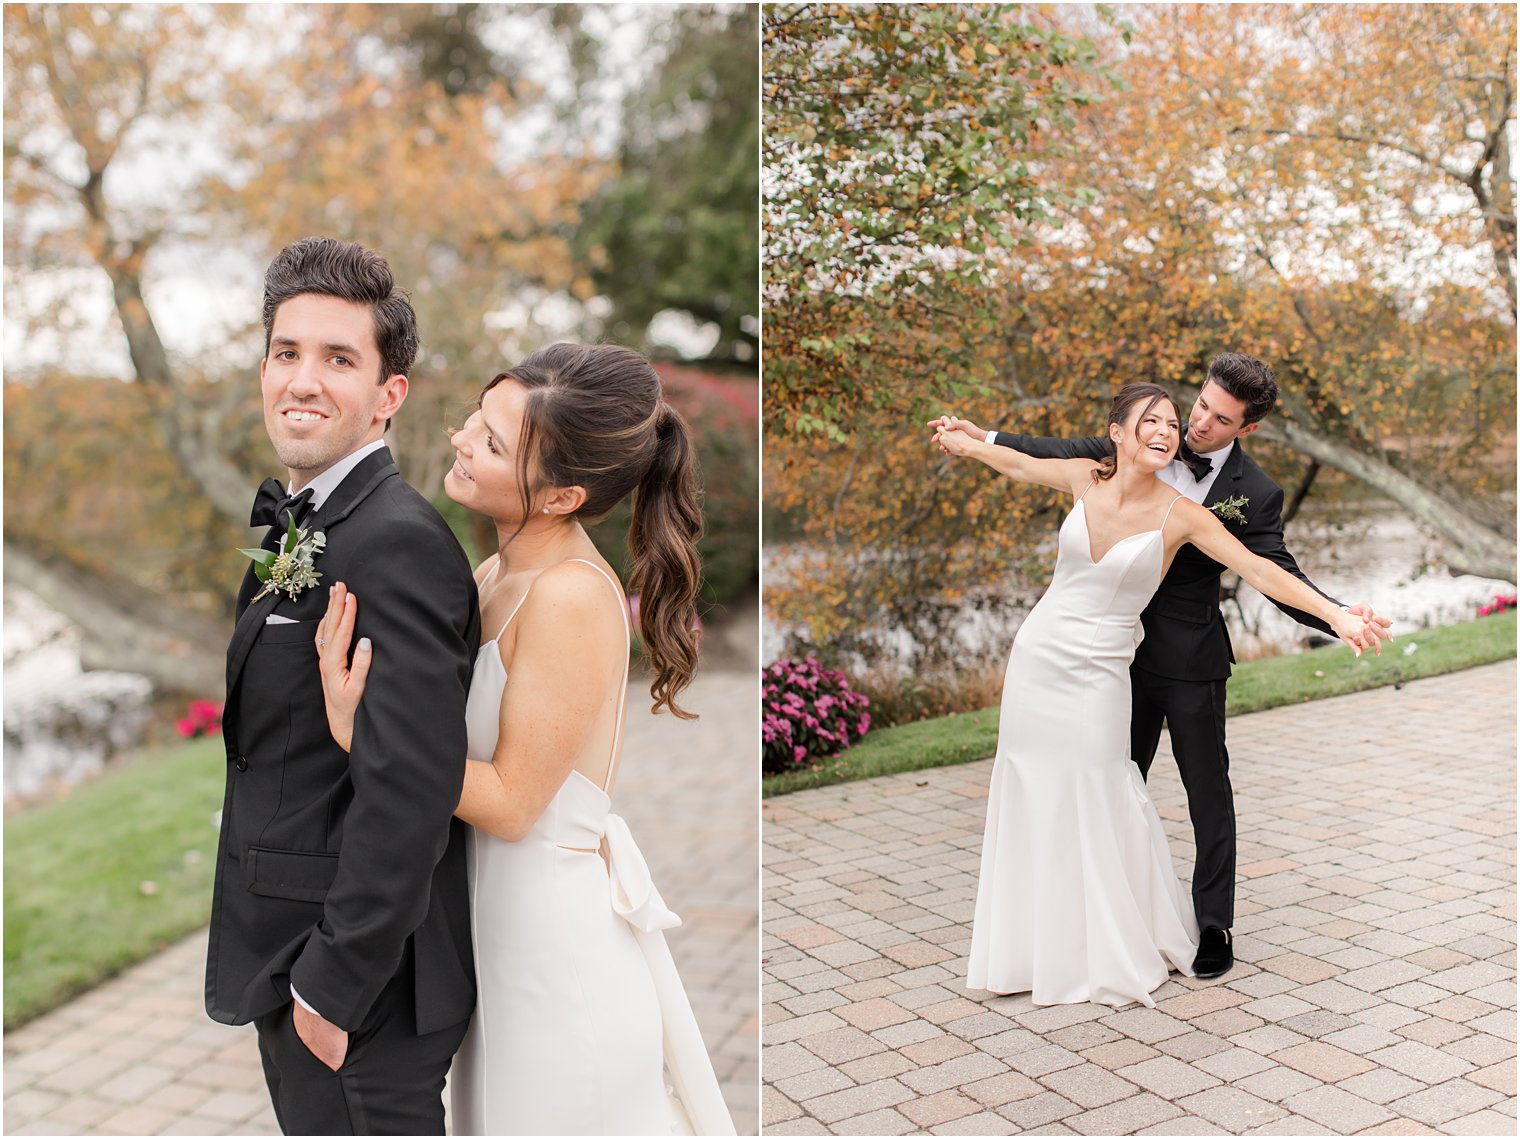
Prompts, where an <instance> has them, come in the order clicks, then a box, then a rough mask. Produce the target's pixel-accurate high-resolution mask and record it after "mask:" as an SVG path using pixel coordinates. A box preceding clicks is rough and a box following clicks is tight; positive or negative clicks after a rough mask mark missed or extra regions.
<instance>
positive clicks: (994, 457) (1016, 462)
mask: <svg viewBox="0 0 1520 1139" xmlns="http://www.w3.org/2000/svg"><path fill="white" fill-rule="evenodd" d="M934 442H935V444H936V445H937V446H938V447H939V448H940V450H942V451H944V452H945V454H947V455H954V456H957V457H959V456H966V457H968V458H972V459H975V460H977V462H979V463H983V464H985V465H986V466H989V467H991V468H992V469H993V470H995V471H997V473H998V474H1000V475H1006V476H1008V477H1009V478H1011V479H1017V480H1018V481H1019V482H1028V483H1037V484H1038V485H1040V486H1049V487H1054V488H1055V489H1056V490H1064V491H1066V492H1068V493H1069V494H1073V495H1080V494H1081V493H1082V490H1083V489H1084V488H1085V487H1086V485H1087V482H1088V480H1089V479H1090V478H1091V477H1092V471H1093V467H1094V465H1095V464H1094V463H1093V461H1092V460H1091V459H1036V458H1034V457H1033V456H1030V455H1026V454H1024V453H1023V452H1022V451H1015V450H1013V449H1012V448H1009V447H998V446H996V445H994V444H992V443H985V442H983V441H982V440H980V439H976V438H974V437H972V436H971V435H969V434H967V433H966V432H964V431H957V430H955V429H953V428H950V427H948V426H944V425H942V426H940V427H939V428H938V429H937V430H936V431H935V434H934Z"/></svg>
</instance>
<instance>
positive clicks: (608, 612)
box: [523, 560, 626, 628]
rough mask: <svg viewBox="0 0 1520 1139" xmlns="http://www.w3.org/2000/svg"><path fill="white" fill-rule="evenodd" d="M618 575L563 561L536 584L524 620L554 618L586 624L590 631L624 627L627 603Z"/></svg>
mask: <svg viewBox="0 0 1520 1139" xmlns="http://www.w3.org/2000/svg"><path fill="white" fill-rule="evenodd" d="M616 581H617V575H616V574H613V573H612V571H611V570H609V569H606V568H604V567H602V566H599V565H596V564H595V563H592V562H585V561H580V560H572V561H563V562H560V563H558V564H556V565H552V566H550V567H549V568H548V569H546V570H544V571H543V572H542V573H541V574H539V575H538V577H536V578H535V579H534V580H533V587H532V588H531V589H530V590H529V591H528V596H527V599H526V600H525V601H524V602H523V616H524V617H530V616H535V615H536V616H541V617H542V616H551V615H552V619H553V620H555V621H556V622H564V621H573V622H576V623H581V622H584V623H585V625H586V626H587V627H588V628H591V627H596V626H598V625H602V624H606V623H608V617H609V616H611V617H612V618H614V619H616V620H618V621H619V623H621V616H622V615H621V613H620V612H619V610H620V608H621V607H622V606H623V605H624V604H626V603H625V602H624V600H623V589H622V586H621V585H615V584H614V583H615V582H616Z"/></svg>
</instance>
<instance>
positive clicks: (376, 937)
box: [206, 238, 733, 1135]
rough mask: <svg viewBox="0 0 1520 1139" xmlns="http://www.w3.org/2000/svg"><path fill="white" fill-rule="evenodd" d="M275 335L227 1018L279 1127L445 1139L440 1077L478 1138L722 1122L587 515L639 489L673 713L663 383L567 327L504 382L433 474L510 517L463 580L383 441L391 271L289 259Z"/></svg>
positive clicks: (677, 590)
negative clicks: (660, 879) (638, 804)
mask: <svg viewBox="0 0 1520 1139" xmlns="http://www.w3.org/2000/svg"><path fill="white" fill-rule="evenodd" d="M264 329H265V338H266V347H265V358H264V360H263V363H262V365H261V367H260V376H261V381H262V384H261V386H262V391H263V403H264V422H265V427H266V429H267V431H268V434H269V437H270V441H271V442H272V443H273V444H274V448H275V451H276V453H277V454H278V456H279V458H280V461H281V462H282V463H284V465H285V466H286V467H287V468H288V471H289V480H290V481H289V486H288V490H287V489H286V488H282V487H281V486H280V484H279V483H277V482H275V480H273V479H270V480H266V482H265V484H264V486H263V487H261V488H260V494H259V498H258V500H257V501H256V502H255V506H254V518H253V524H254V525H263V526H268V527H269V531H268V534H267V535H266V537H265V540H264V543H263V545H262V547H261V548H260V549H258V550H251V551H244V553H247V554H248V555H249V556H250V557H251V558H253V560H254V566H253V567H251V568H250V570H249V572H248V574H247V576H246V577H245V579H244V582H243V587H242V590H241V592H240V594H239V597H238V621H237V627H236V630H235V631H234V633H233V636H232V641H231V644H230V646H229V648H228V653H227V706H226V709H225V714H224V718H223V733H224V736H225V742H226V749H227V760H228V770H227V792H226V799H225V802H224V807H223V811H222V823H221V840H220V844H219V847H218V851H217V866H216V888H215V896H214V900H213V905H212V918H211V934H210V947H209V953H208V959H207V967H206V1009H207V1011H208V1013H209V1014H210V1015H211V1017H212V1018H213V1019H215V1020H218V1021H222V1022H224V1023H228V1024H246V1023H248V1022H249V1021H252V1022H253V1023H254V1024H255V1025H256V1026H257V1029H258V1038H259V1051H260V1055H261V1057H262V1060H263V1065H264V1074H265V1078H266V1080H267V1082H268V1084H269V1090H270V1094H271V1097H272V1099H273V1101H274V1108H275V1115H276V1118H277V1119H278V1121H279V1124H280V1127H281V1129H282V1130H283V1131H285V1132H286V1133H287V1134H322V1135H342V1134H416V1135H420V1134H442V1133H443V1130H444V1110H443V1102H442V1098H441V1097H442V1091H443V1087H444V1083H445V1077H446V1076H447V1077H448V1083H449V1085H450V1096H451V1101H452V1106H453V1126H454V1130H455V1132H456V1133H459V1134H567V1135H568V1134H596V1135H602V1134H653V1133H663V1134H669V1133H671V1132H672V1131H687V1132H696V1133H703V1134H730V1135H731V1134H733V1124H732V1122H731V1120H730V1119H729V1116H728V1113H727V1109H726V1108H725V1107H724V1104H723V1100H722V1098H721V1096H720V1094H719V1090H718V1085H717V1080H716V1078H715V1077H714V1075H713V1070H712V1065H711V1063H710V1061H709V1059H708V1057H707V1053H706V1051H705V1049H704V1047H703V1045H702V1040H701V1037H700V1035H699V1033H698V1031H697V1026H696V1022H695V1020H694V1018H693V1017H692V1014H691V1008H690V1005H689V1004H688V1003H687V1001H686V997H685V993H684V991H683V990H682V987H681V983H680V980H679V978H678V977H677V975H676V972H675V967H674V965H673V963H672V962H671V958H670V953H669V950H668V949H667V948H666V946H665V941H664V935H663V933H662V932H661V931H662V930H664V929H667V928H669V927H671V926H674V925H676V924H678V922H679V919H678V918H677V917H676V916H675V915H674V914H673V913H671V912H670V911H669V910H668V909H666V908H665V906H664V904H663V902H662V900H661V898H660V896H659V893H658V892H657V891H656V890H655V888H654V886H653V885H652V883H651V882H650V880H649V872H648V869H647V867H646V866H645V864H644V860H643V858H642V856H641V855H640V853H639V850H638V848H637V847H636V846H635V845H634V844H633V840H632V838H631V836H630V835H629V833H628V829H627V826H626V824H624V823H623V822H622V820H621V819H619V818H618V816H616V815H614V814H612V813H611V812H610V808H611V803H612V794H613V789H614V785H615V782H616V777H617V761H618V755H619V750H620V748H619V745H620V742H621V732H622V724H623V698H624V694H625V692H626V688H627V678H628V654H629V635H630V630H629V626H628V618H627V612H628V608H627V602H626V600H625V598H624V596H623V592H622V588H621V586H620V585H619V583H618V580H617V577H616V575H615V574H613V572H612V570H611V568H610V567H609V566H608V564H607V562H606V561H605V560H604V559H603V558H602V556H601V555H600V554H599V553H598V552H597V550H596V547H595V546H594V545H593V544H592V542H591V540H590V539H589V538H588V537H587V536H586V533H585V530H584V529H583V528H582V521H594V520H595V519H597V518H599V517H601V516H603V515H605V514H607V513H608V512H609V511H610V510H612V508H613V507H614V506H616V505H617V504H618V503H619V502H620V501H621V500H622V499H624V498H625V497H627V496H628V495H629V494H633V495H635V498H634V505H633V523H632V527H631V529H630V533H629V543H630V548H631V553H632V557H633V571H632V574H631V580H632V583H633V584H634V585H635V586H636V587H637V588H638V590H639V592H640V595H641V599H642V604H641V607H640V610H641V611H640V617H639V624H640V633H641V636H642V639H643V645H644V651H645V653H646V655H647V656H648V658H649V661H650V664H651V665H652V667H653V671H654V674H655V678H654V682H653V685H652V689H651V691H652V695H653V697H654V704H655V710H657V711H658V710H659V709H661V708H662V707H663V708H665V709H667V710H669V711H670V712H672V713H673V714H675V715H677V716H688V715H689V714H688V713H686V712H684V711H683V710H682V709H681V708H680V707H679V706H678V705H677V703H676V698H677V696H678V695H679V694H680V692H681V690H682V689H683V688H684V687H685V686H686V685H687V684H688V683H689V682H690V681H691V679H692V674H693V671H694V669H695V667H696V660H697V645H696V635H695V633H694V630H693V621H694V618H695V610H694V599H695V597H696V592H697V588H698V583H699V572H700V571H699V565H698V561H697V555H696V549H695V542H696V539H697V537H698V535H699V533H700V530H701V514H700V511H699V508H698V502H697V491H696V478H695V471H694V461H693V456H692V447H691V441H690V439H689V438H688V436H687V431H686V426H685V424H684V422H683V421H682V420H681V418H680V416H679V415H677V414H676V412H675V411H673V410H672V409H671V408H670V407H669V406H668V405H667V404H666V403H665V402H664V401H663V399H662V398H661V393H660V383H659V379H658V377H657V376H656V375H655V373H654V370H653V369H652V368H651V367H650V366H649V364H648V362H647V361H646V360H644V359H643V358H642V357H641V356H639V355H638V354H637V353H634V352H631V351H629V350H627V349H623V348H617V347H613V346H600V347H582V346H578V345H570V344H559V345H555V346H554V347H552V348H548V349H545V350H543V351H540V352H537V353H534V354H533V355H532V356H530V357H529V358H528V359H527V360H525V361H524V362H523V363H522V364H519V365H518V366H517V367H515V368H512V369H510V370H508V371H506V372H503V373H502V374H501V375H499V376H497V377H496V378H495V379H494V380H492V381H491V383H490V384H488V385H487V386H486V388H485V390H484V392H483V393H482V394H481V397H480V401H479V406H478V408H477V410H476V411H475V412H474V414H472V415H471V416H470V418H469V420H468V422H466V423H465V425H464V426H463V427H462V428H460V429H459V430H458V431H457V432H455V433H454V435H453V436H452V438H451V440H450V442H451V443H452V445H453V447H454V450H455V455H456V461H455V463H454V466H453V468H452V470H451V471H450V472H449V474H448V476H447V477H446V479H445V490H446V491H447V493H448V494H449V496H450V497H451V498H453V499H454V500H455V501H457V502H459V503H461V504H462V505H464V506H467V507H469V508H471V509H473V510H476V511H479V512H480V513H482V514H485V515H486V516H488V517H489V518H491V519H493V520H494V522H495V524H496V531H497V534H498V539H499V550H498V552H497V554H496V555H495V556H493V557H491V558H489V559H488V560H487V561H486V562H485V563H484V564H483V565H481V566H480V567H479V569H478V570H477V571H476V572H475V574H474V576H473V580H472V576H471V572H470V566H469V563H468V561H467V560H466V558H465V555H464V552H463V551H462V550H461V549H460V547H459V544H458V542H457V541H455V539H454V537H453V535H452V533H451V532H450V530H449V528H448V526H447V525H446V524H445V523H444V521H443V519H442V518H441V517H440V516H439V515H438V513H437V511H435V510H434V509H433V508H432V506H431V505H429V504H428V502H427V501H426V500H425V499H424V498H423V497H422V496H421V495H419V494H418V493H417V492H416V491H414V490H413V489H412V488H411V487H409V486H408V485H407V484H406V483H405V482H403V481H402V479H401V477H400V474H399V473H398V471H397V469H396V465H395V463H394V461H393V460H392V458H391V456H390V452H389V450H388V448H387V447H386V445H385V439H384V435H385V431H386V430H387V428H388V426H389V421H390V419H391V418H392V417H393V416H394V415H395V414H396V413H397V412H398V411H399V410H400V408H401V405H402V403H403V402H404V401H405V399H406V394H407V388H408V379H407V372H408V371H409V370H410V368H411V366H412V363H413V360H414V358H415V356H416V352H417V346H418V337H417V328H416V318H415V316H414V314H413V312H412V308H411V305H410V303H409V302H408V300H407V299H406V295H405V294H404V293H402V292H400V291H399V290H397V289H396V288H395V287H394V285H393V282H392V279H391V274H390V270H389V268H388V267H387V266H386V264H385V262H384V261H383V260H382V259H381V258H380V257H379V256H377V255H376V254H374V253H372V252H370V251H369V250H366V249H364V248H363V247H361V246H358V245H355V244H352V243H345V242H339V241H335V240H333V239H330V238H308V239H306V240H304V241H299V242H296V243H294V244H292V245H290V246H287V247H286V248H285V249H284V250H282V251H281V252H280V254H279V255H278V256H277V257H276V258H275V260H274V261H273V263H271V265H270V266H269V270H268V272H267V274H266V277H265V286H264ZM261 586H262V588H261ZM356 634H357V635H358V637H359V640H358V643H357V644H356V645H352V657H350V648H351V642H352V640H353V638H354V636H355V635H356ZM483 637H486V638H488V639H483ZM350 661H351V663H350ZM509 677H510V680H511V682H510V683H508V678H509ZM477 998H478V999H477ZM472 1014H473V1015H472ZM456 1052H457V1053H458V1055H457V1057H456V1055H455V1054H456ZM451 1063H452V1064H453V1070H452V1072H450V1064H451ZM667 1077H668V1080H669V1082H670V1083H672V1084H674V1086H675V1090H674V1092H672V1091H671V1090H670V1089H669V1088H668V1087H667Z"/></svg>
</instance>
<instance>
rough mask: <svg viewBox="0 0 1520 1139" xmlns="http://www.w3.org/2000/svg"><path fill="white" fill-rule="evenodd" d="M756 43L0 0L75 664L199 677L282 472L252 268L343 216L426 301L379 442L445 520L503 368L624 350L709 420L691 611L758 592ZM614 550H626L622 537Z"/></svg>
mask: <svg viewBox="0 0 1520 1139" xmlns="http://www.w3.org/2000/svg"><path fill="white" fill-rule="evenodd" d="M757 25H758V14H757V13H756V12H755V10H754V9H752V8H750V7H748V6H739V5H693V6H670V5H666V6H654V5H649V6H629V7H620V8H616V9H614V8H612V7H610V6H609V7H602V6H586V7H581V6H572V5H478V4H428V5H408V4H399V5H363V4H358V5H307V6H301V7H295V8H284V7H278V6H261V5H250V6H242V5H238V6H220V5H216V6H177V5H168V6H147V5H98V4H97V5H87V4H80V5H42V4H37V5H7V6H6V8H5V32H4V51H5V57H4V58H5V208H6V226H5V282H6V286H7V290H6V300H7V304H6V314H5V319H6V332H7V336H6V342H7V350H6V384H5V426H4V431H5V459H4V462H5V520H4V531H5V554H6V576H7V579H8V580H10V581H14V582H19V583H20V584H22V585H25V586H26V587H27V588H29V589H31V590H33V591H34V592H36V593H37V594H39V595H40V596H41V597H43V599H44V600H45V601H47V602H48V603H49V604H50V605H52V606H53V607H54V608H57V609H59V610H61V611H63V612H65V613H68V614H69V615H71V616H73V617H75V618H76V620H79V621H80V623H81V624H82V625H83V627H84V649H85V658H86V661H87V663H90V664H93V665H96V666H105V667H117V668H128V667H131V668H133V669H135V670H137V671H145V670H146V671H149V675H151V676H153V678H154V679H155V681H157V682H158V683H159V684H160V685H162V686H167V687H170V688H180V689H184V688H189V689H190V690H192V691H195V692H197V693H199V694H209V693H207V692H206V691H205V690H206V688H207V686H208V682H207V677H212V678H215V677H219V676H220V673H221V666H220V663H219V661H220V656H221V653H222V650H223V647H224V644H225V634H226V629H227V621H228V619H229V617H230V614H231V604H232V599H233V592H234V586H235V583H236V581H237V579H238V576H239V575H240V574H241V572H242V567H241V565H240V564H238V563H239V561H240V559H238V558H237V556H236V555H235V554H234V553H233V552H232V551H233V549H234V547H236V546H240V545H246V544H248V542H247V540H246V539H247V536H248V533H249V531H248V529H247V511H248V503H249V502H250V501H251V494H252V490H253V488H254V487H255V486H256V485H257V483H258V481H259V480H260V479H261V478H263V477H264V476H266V475H270V474H276V475H281V474H283V472H282V471H279V470H277V469H276V467H277V463H276V460H275V458H274V456H273V454H272V453H271V451H270V449H269V447H268V443H267V441H266V440H265V439H264V436H263V427H262V418H261V411H260V404H259V398H258V386H257V364H258V360H259V358H260V356H261V355H262V354H263V340H262V327H261V325H260V324H259V297H260V289H261V283H262V273H263V267H264V265H265V264H266V263H267V261H268V259H269V258H270V257H271V256H273V254H274V253H275V252H276V251H277V250H278V249H279V248H280V247H281V246H282V245H284V244H286V243H287V242H289V241H291V240H294V239H297V238H300V237H304V236H306V235H308V234H312V233H325V234H331V235H333V236H336V237H340V238H343V239H348V240H355V241H360V242H362V243H364V244H366V245H369V246H371V247H373V248H375V249H377V250H379V251H380V252H381V253H383V254H384V255H385V256H386V258H387V259H388V260H389V262H390V264H391V267H392V270H393V272H394V274H395V277H396V279H397V281H398V283H400V284H401V285H403V286H404V287H406V288H408V289H409V290H410V291H411V293H412V300H413V304H414V306H415V307H416V309H417V313H418V318H419V323H420V326H421V330H422V335H423V348H422V352H421V354H420V356H419V358H418V362H417V365H416V367H415V369H414V371H413V373H412V381H413V383H412V389H411V394H410V396H409V398H408V402H407V407H406V408H405V409H404V411H403V413H402V415H401V416H400V417H399V419H398V421H397V423H396V426H395V429H394V430H392V431H391V433H390V436H389V442H390V445H391V447H392V449H393V451H394V452H395V453H396V455H397V458H398V461H399V463H400V465H401V467H402V471H403V474H404V475H405V476H406V477H407V478H408V480H409V481H410V482H412V483H413V484H414V485H416V486H417V487H418V488H419V489H420V490H422V491H423V493H424V494H427V495H429V496H430V497H433V498H434V499H435V501H438V502H439V504H440V505H441V506H445V507H447V506H448V505H449V504H447V503H446V502H445V501H444V499H443V496H442V491H441V484H442V477H443V474H444V472H445V471H446V470H447V467H448V464H449V462H450V461H451V459H452V452H451V451H450V449H449V447H448V444H447V430H448V427H449V426H450V425H451V424H455V423H457V422H458V421H459V420H460V419H462V418H463V415H464V414H465V413H466V410H467V409H468V408H469V406H470V405H471V404H472V403H473V401H474V399H475V397H476V395H477V394H478V392H479V390H480V388H481V387H482V386H483V385H484V383H485V382H486V381H488V380H489V379H490V378H491V377H492V376H494V375H495V374H496V373H497V372H499V371H501V370H503V368H505V367H507V366H509V365H510V364H512V363H513V362H515V361H516V360H517V359H520V358H521V357H522V356H523V355H526V354H527V353H528V352H530V351H532V350H533V349H534V348H536V347H539V346H541V345H543V344H545V343H547V342H550V341H552V340H555V339H578V340H588V341H590V340H601V339H606V340H616V341H618V342H621V343H625V344H629V345H631V346H633V347H637V348H640V349H641V350H644V351H645V352H647V353H649V354H650V355H651V356H652V357H654V358H655V359H656V360H657V361H658V362H659V366H660V367H661V370H662V374H663V375H664V376H665V377H666V379H667V381H668V384H669V387H670V398H671V400H672V402H673V403H674V404H675V405H676V406H677V407H678V408H679V409H680V410H681V411H682V413H683V414H684V415H685V416H686V417H687V420H688V422H689V423H690V424H691V426H692V428H693V430H694V432H695V434H696V436H697V441H698V451H699V455H700V458H701V461H702V465H703V469H704V472H705V481H706V496H707V528H708V537H707V539H706V543H705V550H704V553H705V555H706V559H707V563H708V580H707V586H706V592H705V597H706V600H707V602H708V604H709V605H716V604H720V603H722V602H723V601H725V600H728V599H731V598H734V597H735V596H742V595H743V594H744V593H745V591H746V590H748V589H752V588H753V585H754V582H755V579H756V573H757V565H758V555H757V550H756V544H757V543H756V537H755V531H756V518H755V513H756V507H755V502H756V495H757V484H758V456H757V454H756V445H755V444H756V438H757V431H758V427H757V414H758V411H757V383H758V381H757V373H756V366H757V365H756V345H757V340H758V328H759V323H758V314H759V298H758V295H757V286H756V258H757V252H756V236H755V235H756V228H757V223H756V201H757V192H758V175H757V172H756V170H755V161H754V155H755V146H756V145H757V143H756V139H757V136H758V113H757V89H756V84H757V68H756V58H755V51H756V41H757V36H758V28H757ZM451 515H452V518H451V520H452V521H454V522H455V525H456V530H457V531H458V532H459V533H460V535H461V538H462V539H463V540H464V541H465V543H466V546H467V548H470V550H471V553H472V554H473V556H474V557H476V558H477V559H478V558H480V557H483V556H485V555H486V554H487V553H489V552H490V546H489V542H490V536H489V528H488V527H482V526H481V525H480V524H479V522H478V521H476V522H472V521H470V520H469V519H466V518H463V517H460V516H459V515H460V512H458V511H452V512H451ZM597 538H598V541H599V543H601V544H602V545H603V548H604V549H605V550H606V551H607V552H608V553H609V555H610V556H612V557H613V558H614V560H620V558H621V552H622V538H623V532H622V531H621V530H617V529H616V528H614V527H613V526H611V525H603V526H602V527H601V528H599V530H598V533H597ZM124 640H132V641H133V642H134V644H135V646H136V648H137V649H138V650H139V651H136V652H134V653H130V654H129V653H128V651H127V649H126V648H125V647H124V646H123V645H122V644H121V642H122V641H124ZM144 647H146V648H147V649H148V650H150V651H146V652H144V651H140V650H142V649H143V648H144ZM129 656H130V657H131V659H130V660H129V659H128V658H129Z"/></svg>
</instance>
